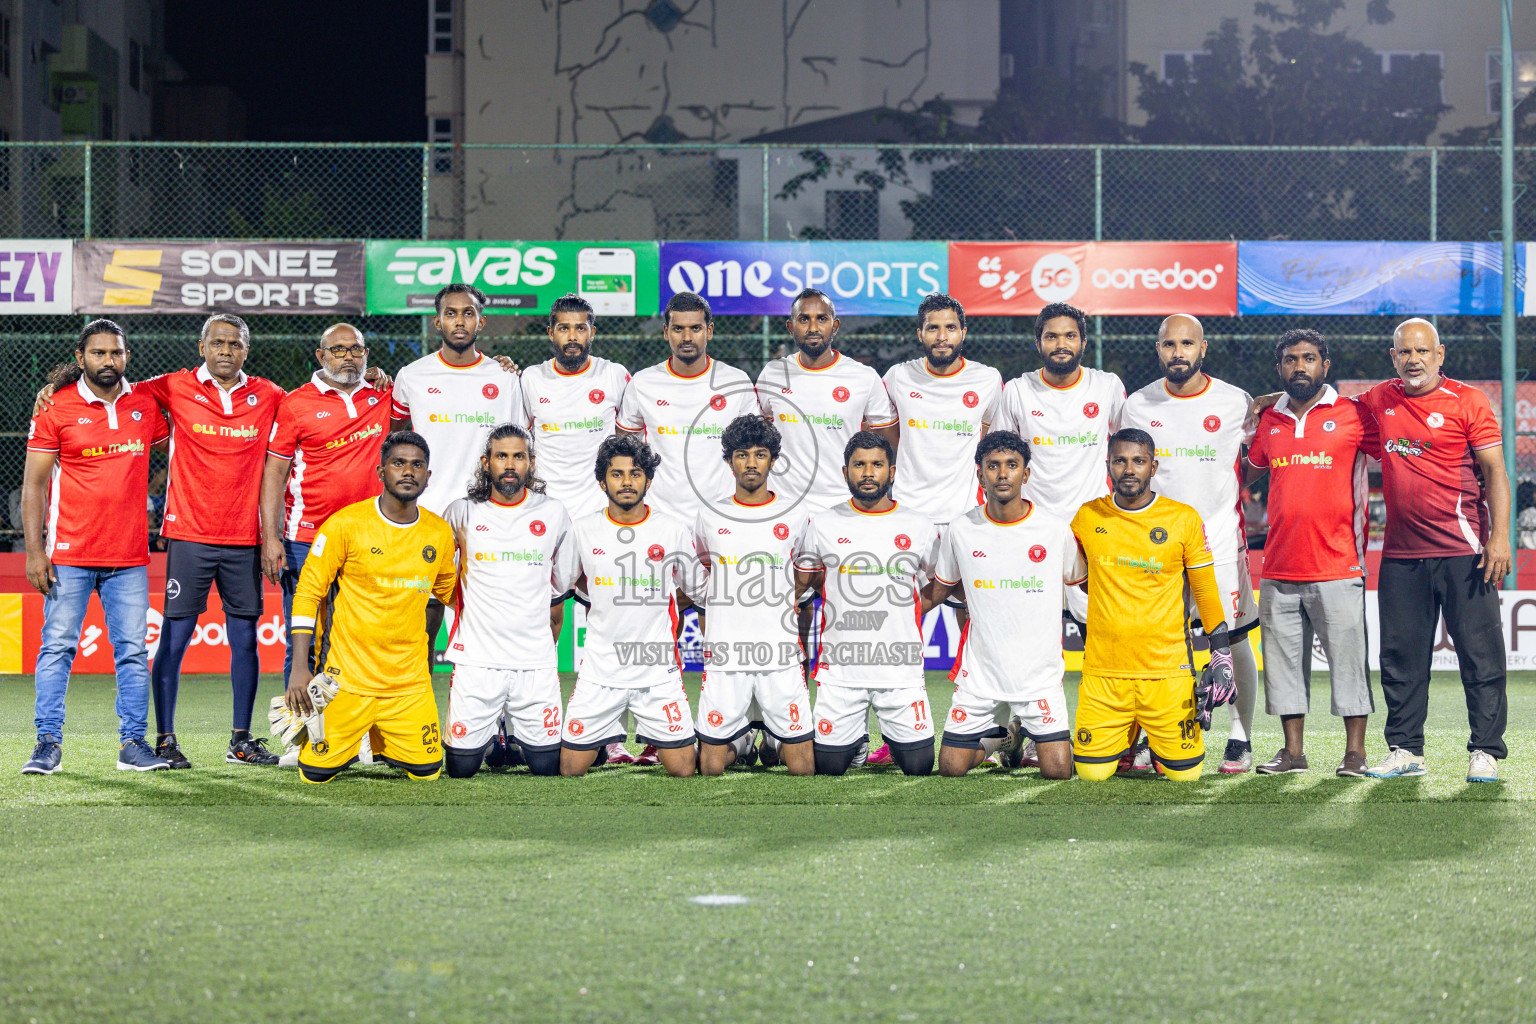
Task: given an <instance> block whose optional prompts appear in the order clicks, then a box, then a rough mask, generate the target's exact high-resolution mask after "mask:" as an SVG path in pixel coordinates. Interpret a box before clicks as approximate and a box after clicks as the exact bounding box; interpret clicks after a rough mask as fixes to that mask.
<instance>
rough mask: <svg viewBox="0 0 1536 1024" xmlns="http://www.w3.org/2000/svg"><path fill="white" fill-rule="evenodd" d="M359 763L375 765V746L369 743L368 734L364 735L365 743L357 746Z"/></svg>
mask: <svg viewBox="0 0 1536 1024" xmlns="http://www.w3.org/2000/svg"><path fill="white" fill-rule="evenodd" d="M357 763H358V764H373V744H372V743H370V742H369V741H368V734H367V733H363V742H361V743H359V744H358V745H357Z"/></svg>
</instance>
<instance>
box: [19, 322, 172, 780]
mask: <svg viewBox="0 0 1536 1024" xmlns="http://www.w3.org/2000/svg"><path fill="white" fill-rule="evenodd" d="M74 365H75V368H76V369H77V370H78V372H79V375H78V379H76V380H75V381H74V386H73V387H70V386H63V387H61V388H60V389H59V391H58V400H57V401H56V402H54V403H53V404H51V405H50V406H49V407H48V408H47V409H45V410H44V411H42V412H39V413H38V414H37V415H36V416H34V417H33V419H32V424H31V427H30V429H29V430H28V432H27V462H26V471H25V475H24V477H23V482H22V491H21V516H22V526H23V529H24V533H25V535H26V546H27V581H28V582H29V583H31V584H32V586H33V587H35V588H36V589H37V591H38V592H39V593H40V594H42V595H43V596H44V598H45V600H44V601H43V638H42V644H41V646H40V648H39V650H38V655H37V674H36V677H35V683H36V687H37V706H36V718H35V722H36V725H37V745H36V746H35V747H34V748H33V750H32V756H31V757H30V758H28V759H27V762H26V764H24V765H23V766H22V769H21V770H22V772H23V773H25V774H28V775H52V774H53V773H54V772H55V771H57V770H58V769H59V765H60V762H61V759H62V756H63V748H62V746H61V744H62V742H63V738H64V692H65V690H66V688H67V687H68V685H69V672H70V667H71V666H72V665H73V664H74V662H75V652H76V651H77V649H78V648H79V645H80V627H81V624H82V623H83V622H84V621H85V610H86V605H87V604H88V603H89V602H90V599H91V594H92V593H93V592H94V593H96V594H99V595H100V596H101V608H102V612H103V613H104V614H105V616H106V622H107V638H108V639H109V640H110V641H111V643H112V655H113V661H114V663H115V668H116V670H117V717H118V740H119V746H118V755H117V767H118V768H119V769H122V770H124V771H141V772H143V771H155V770H159V769H164V768H169V767H170V765H169V764H168V763H167V762H166V761H165V760H164V759H163V758H159V757H156V756H155V754H154V751H152V750H151V749H150V747H149V744H148V743H146V742H145V741H144V732H145V730H146V729H147V728H148V717H149V655H148V653H147V650H146V648H145V645H144V635H145V631H146V629H147V621H148V617H149V571H148V565H149V524H148V520H147V518H146V516H145V514H144V509H145V506H146V504H147V501H148V496H149V450H150V449H151V448H153V447H156V446H159V445H161V444H163V443H164V442H165V439H166V438H167V437H168V436H170V431H169V429H168V428H167V427H166V423H165V417H163V416H161V415H160V409H159V407H158V406H157V405H156V403H155V401H154V400H153V399H152V398H150V397H148V396H147V395H144V394H143V393H142V392H141V391H140V390H139V389H138V388H135V387H134V386H133V385H132V384H130V383H129V382H128V379H127V378H126V377H125V376H124V373H125V372H126V371H127V368H128V342H127V339H125V338H124V337H123V329H122V328H121V327H119V326H118V325H117V324H115V323H113V322H112V321H111V320H92V321H91V322H90V323H88V324H86V325H85V327H84V328H83V329H82V330H81V331H80V338H79V341H77V342H76V344H75V364H74ZM59 383H60V384H63V380H62V376H61V377H60V379H59Z"/></svg>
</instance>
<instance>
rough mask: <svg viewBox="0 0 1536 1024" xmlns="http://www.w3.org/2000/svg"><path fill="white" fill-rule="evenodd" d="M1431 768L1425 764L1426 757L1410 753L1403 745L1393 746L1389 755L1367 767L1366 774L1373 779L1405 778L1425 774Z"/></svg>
mask: <svg viewBox="0 0 1536 1024" xmlns="http://www.w3.org/2000/svg"><path fill="white" fill-rule="evenodd" d="M1428 771H1429V769H1428V768H1426V767H1425V766H1424V758H1423V757H1422V756H1421V755H1419V754H1410V753H1409V752H1408V751H1406V750H1404V749H1403V748H1402V747H1393V748H1392V752H1391V753H1390V754H1388V755H1387V757H1386V760H1384V761H1382V762H1381V763H1380V764H1378V765H1377V766H1376V767H1374V768H1367V769H1366V770H1365V774H1367V775H1369V776H1370V777H1371V778H1373V779H1394V778H1405V777H1407V776H1410V775H1423V774H1425V773H1426V772H1428Z"/></svg>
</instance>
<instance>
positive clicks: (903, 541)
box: [896, 533, 912, 551]
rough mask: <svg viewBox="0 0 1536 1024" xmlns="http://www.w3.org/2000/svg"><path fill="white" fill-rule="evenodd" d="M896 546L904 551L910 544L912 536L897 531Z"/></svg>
mask: <svg viewBox="0 0 1536 1024" xmlns="http://www.w3.org/2000/svg"><path fill="white" fill-rule="evenodd" d="M896 546H897V547H898V548H900V549H901V550H903V551H905V550H907V548H910V547H911V546H912V538H911V537H908V536H907V535H906V534H904V533H898V534H897V535H896Z"/></svg>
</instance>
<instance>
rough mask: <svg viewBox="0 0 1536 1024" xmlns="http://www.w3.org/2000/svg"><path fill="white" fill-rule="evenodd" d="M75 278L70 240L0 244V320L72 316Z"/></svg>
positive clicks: (20, 241)
mask: <svg viewBox="0 0 1536 1024" xmlns="http://www.w3.org/2000/svg"><path fill="white" fill-rule="evenodd" d="M74 278H75V265H74V243H73V242H71V241H70V240H69V239H40V238H8V239H4V240H0V316H6V315H9V314H12V313H45V314H59V313H63V314H69V313H71V312H73V311H74V305H73V304H74V284H73V282H74Z"/></svg>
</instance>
